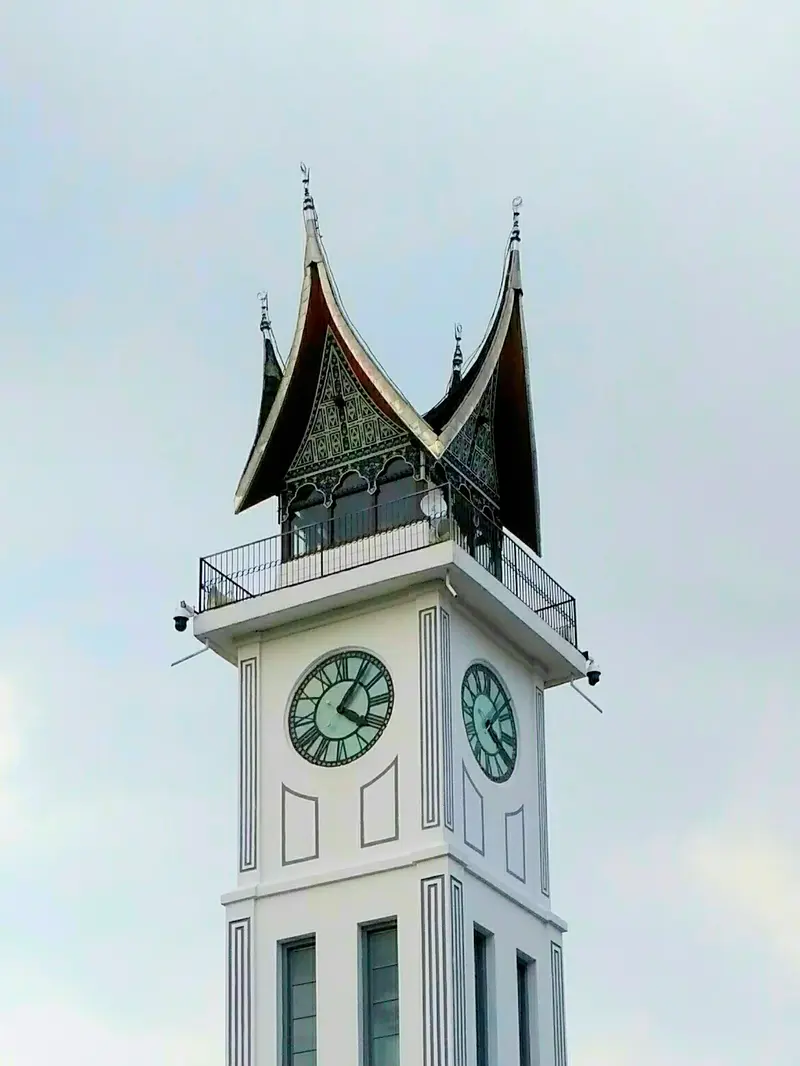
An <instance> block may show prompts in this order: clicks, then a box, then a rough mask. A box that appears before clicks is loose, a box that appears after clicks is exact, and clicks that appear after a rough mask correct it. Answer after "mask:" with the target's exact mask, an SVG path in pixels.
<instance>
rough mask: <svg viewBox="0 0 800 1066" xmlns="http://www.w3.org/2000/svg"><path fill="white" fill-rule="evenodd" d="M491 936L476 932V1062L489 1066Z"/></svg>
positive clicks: (479, 1065)
mask: <svg viewBox="0 0 800 1066" xmlns="http://www.w3.org/2000/svg"><path fill="white" fill-rule="evenodd" d="M489 939H490V937H489V934H487V933H484V932H482V931H481V930H480V929H476V930H475V935H474V952H475V1062H476V1066H489Z"/></svg>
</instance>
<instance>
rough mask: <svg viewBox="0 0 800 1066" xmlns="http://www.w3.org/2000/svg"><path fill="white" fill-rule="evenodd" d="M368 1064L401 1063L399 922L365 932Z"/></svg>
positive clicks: (365, 1031) (365, 1016)
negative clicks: (398, 959)
mask: <svg viewBox="0 0 800 1066" xmlns="http://www.w3.org/2000/svg"><path fill="white" fill-rule="evenodd" d="M363 937H364V939H363V948H362V950H363V960H364V1000H363V1002H364V1045H365V1047H364V1052H365V1054H364V1066H400V986H399V979H398V969H397V926H396V925H390V926H381V927H379V928H368V929H365V930H364V933H363Z"/></svg>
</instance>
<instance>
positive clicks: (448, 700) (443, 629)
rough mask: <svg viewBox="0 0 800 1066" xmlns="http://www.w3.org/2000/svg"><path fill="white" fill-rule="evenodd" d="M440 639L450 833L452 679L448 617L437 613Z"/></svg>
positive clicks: (452, 826)
mask: <svg viewBox="0 0 800 1066" xmlns="http://www.w3.org/2000/svg"><path fill="white" fill-rule="evenodd" d="M439 620H440V621H439V624H440V639H441V652H442V653H441V660H440V661H441V691H442V731H443V741H444V743H443V751H442V757H443V760H444V766H443V777H444V824H445V828H446V829H449V830H450V831H451V832H452V831H453V830H454V829H455V782H454V781H453V776H454V775H453V677H452V667H451V659H450V615H449V614H448V613H447V611H445V610H443V609H440V611H439Z"/></svg>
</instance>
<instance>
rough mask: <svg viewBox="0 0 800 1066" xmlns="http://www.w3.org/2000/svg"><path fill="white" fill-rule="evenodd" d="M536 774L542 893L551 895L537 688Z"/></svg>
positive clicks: (541, 708) (541, 700) (541, 694)
mask: <svg viewBox="0 0 800 1066" xmlns="http://www.w3.org/2000/svg"><path fill="white" fill-rule="evenodd" d="M536 768H537V773H536V776H537V778H538V785H539V875H540V879H541V888H542V895H544V896H549V895H550V842H549V838H548V829H547V754H546V749H545V722H544V692H543V691H542V689H540V688H537V689H536Z"/></svg>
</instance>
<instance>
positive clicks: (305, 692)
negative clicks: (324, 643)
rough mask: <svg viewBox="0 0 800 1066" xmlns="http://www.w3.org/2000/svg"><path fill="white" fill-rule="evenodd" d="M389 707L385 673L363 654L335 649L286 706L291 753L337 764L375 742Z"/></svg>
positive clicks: (391, 692) (390, 687) (389, 690)
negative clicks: (293, 750) (291, 746)
mask: <svg viewBox="0 0 800 1066" xmlns="http://www.w3.org/2000/svg"><path fill="white" fill-rule="evenodd" d="M393 703H394V685H393V684H392V679H391V677H390V676H389V671H388V670H387V669H386V667H385V666H384V665H383V663H382V662H380V660H379V659H376V658H375V656H374V655H370V654H369V653H368V652H365V651H339V652H335V653H334V654H333V655H329V656H328V657H327V658H326V659H323V660H322V661H321V662H319V663H317V664H316V666H313V667H312V668H311V669H310V670H309V671H308V673H307V674H306V675H305V676H304V677H303V678H302V680H301V681H300V684H299V685H298V686H297V690H296V692H295V694H294V696H293V698H292V702H291V705H290V707H289V736H290V737H291V740H292V744H293V745H294V748H295V751H297V753H298V754H299V755H302V756H303V758H304V759H307V760H308V762H310V763H314V764H315V765H316V766H342V765H344V763H348V762H352V761H353V760H354V759H358V758H359V756H361V755H363V754H364V753H365V752H367V751H369V749H370V748H371V747H372V746H373V744H375V743H376V741H377V740H378V738H379V737H380V735H381V733H382V732H383V731H384V729H385V728H386V726H387V724H388V722H389V717H390V715H391V713H392V704H393Z"/></svg>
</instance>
